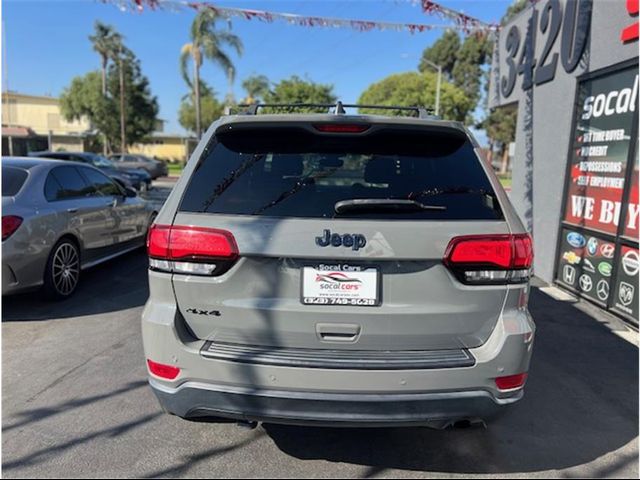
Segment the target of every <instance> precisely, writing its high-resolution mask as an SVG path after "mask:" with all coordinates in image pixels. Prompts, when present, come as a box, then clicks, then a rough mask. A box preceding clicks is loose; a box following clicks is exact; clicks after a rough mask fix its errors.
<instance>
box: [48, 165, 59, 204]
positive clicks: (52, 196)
mask: <svg viewBox="0 0 640 480" xmlns="http://www.w3.org/2000/svg"><path fill="white" fill-rule="evenodd" d="M61 190H62V187H61V186H60V183H58V180H56V177H54V176H53V173H52V172H49V175H48V176H47V181H46V182H45V183H44V196H45V198H46V199H47V200H48V201H49V202H53V201H55V200H58V192H60V191H61Z"/></svg>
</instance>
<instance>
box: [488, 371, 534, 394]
mask: <svg viewBox="0 0 640 480" xmlns="http://www.w3.org/2000/svg"><path fill="white" fill-rule="evenodd" d="M526 381H527V374H526V373H518V374H517V375H509V376H508V377H498V378H496V387H498V390H502V391H507V390H515V389H517V388H522V387H524V384H525V382H526Z"/></svg>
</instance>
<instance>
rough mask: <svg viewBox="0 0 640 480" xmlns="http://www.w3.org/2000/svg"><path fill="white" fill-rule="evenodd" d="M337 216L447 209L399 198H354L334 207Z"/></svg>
mask: <svg viewBox="0 0 640 480" xmlns="http://www.w3.org/2000/svg"><path fill="white" fill-rule="evenodd" d="M333 208H334V209H335V211H336V213H337V214H341V213H347V212H363V211H364V212H380V211H383V212H387V211H395V212H398V211H400V212H402V211H404V212H418V211H422V210H446V209H447V207H444V206H441V205H425V204H424V203H420V202H417V201H415V200H407V199H399V198H354V199H352V200H342V201H340V202H337V203H336V204H335V205H334V207H333Z"/></svg>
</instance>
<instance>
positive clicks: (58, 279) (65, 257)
mask: <svg viewBox="0 0 640 480" xmlns="http://www.w3.org/2000/svg"><path fill="white" fill-rule="evenodd" d="M51 266H52V268H51V274H52V277H53V278H52V279H53V286H54V287H55V289H56V291H57V292H58V293H59V294H60V295H63V296H67V295H70V294H71V293H72V292H73V291H74V290H75V288H76V286H77V285H78V280H79V278H80V258H79V255H78V251H77V249H76V247H75V246H74V245H72V244H70V243H63V244H61V245H60V246H58V248H57V249H56V251H55V253H54V254H53V263H52V265H51Z"/></svg>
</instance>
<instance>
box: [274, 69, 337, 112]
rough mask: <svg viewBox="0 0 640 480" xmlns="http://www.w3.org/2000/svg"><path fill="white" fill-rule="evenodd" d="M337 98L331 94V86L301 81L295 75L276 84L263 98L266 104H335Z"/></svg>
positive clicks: (314, 110) (309, 110) (316, 110)
mask: <svg viewBox="0 0 640 480" xmlns="http://www.w3.org/2000/svg"><path fill="white" fill-rule="evenodd" d="M336 100H337V97H336V95H335V93H334V92H333V85H327V84H321V83H315V82H313V81H311V80H303V79H301V78H300V77H298V76H297V75H293V76H292V77H291V78H288V79H285V80H281V81H280V82H278V83H277V84H276V85H275V86H274V88H273V90H271V91H269V92H268V93H267V94H266V95H265V98H264V101H265V102H266V103H321V104H327V103H335V102H336ZM296 111H303V112H304V111H308V112H318V111H321V112H322V111H326V109H323V108H320V109H318V108H307V109H301V110H296Z"/></svg>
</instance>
